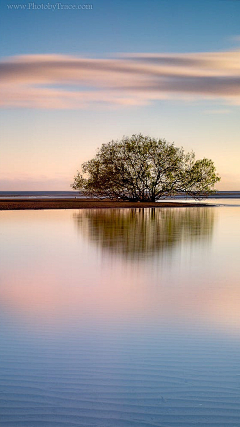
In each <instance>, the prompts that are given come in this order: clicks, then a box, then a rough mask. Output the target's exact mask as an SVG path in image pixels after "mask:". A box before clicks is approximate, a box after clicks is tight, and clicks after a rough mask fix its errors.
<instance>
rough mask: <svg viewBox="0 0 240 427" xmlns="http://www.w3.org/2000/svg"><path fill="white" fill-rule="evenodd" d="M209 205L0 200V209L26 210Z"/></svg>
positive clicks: (65, 200) (107, 201)
mask: <svg viewBox="0 0 240 427" xmlns="http://www.w3.org/2000/svg"><path fill="white" fill-rule="evenodd" d="M199 206H209V205H208V204H206V203H196V202H193V203H191V202H188V203H187V202H176V201H173V202H169V201H167V202H161V203H153V202H115V201H112V200H93V199H49V198H48V199H37V198H36V199H34V200H29V199H21V200H12V199H11V200H10V199H2V200H0V210H26V209H113V208H137V209H138V208H160V207H164V208H172V207H177V208H179V207H199Z"/></svg>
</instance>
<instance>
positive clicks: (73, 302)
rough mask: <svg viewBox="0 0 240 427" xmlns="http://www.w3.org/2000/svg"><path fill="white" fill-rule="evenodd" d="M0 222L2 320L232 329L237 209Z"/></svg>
mask: <svg viewBox="0 0 240 427" xmlns="http://www.w3.org/2000/svg"><path fill="white" fill-rule="evenodd" d="M1 215H2V231H1V238H2V251H3V252H2V254H1V305H2V309H4V310H6V311H7V312H8V310H10V312H11V314H14V313H15V314H16V313H18V314H20V313H21V315H22V316H24V317H28V316H29V319H31V318H34V319H35V320H36V319H38V321H40V319H41V320H42V321H43V322H44V321H46V319H48V321H52V322H53V323H55V324H57V323H58V322H60V323H62V322H65V321H66V322H68V321H69V322H70V325H71V319H73V318H74V319H78V318H79V319H81V321H82V320H83V319H85V320H90V319H91V321H93V319H95V321H98V320H99V318H100V319H101V318H103V319H104V318H108V319H109V318H110V319H111V321H112V322H115V321H119V319H121V321H124V320H126V321H129V319H132V321H135V319H136V316H137V318H138V317H139V318H141V319H144V322H147V321H150V323H151V321H152V320H153V319H154V322H155V321H160V322H162V321H163V320H164V319H165V320H166V321H167V322H176V323H179V322H181V321H183V322H186V321H187V322H200V323H201V324H206V322H209V327H216V326H219V327H223V328H224V329H227V328H228V326H229V327H231V328H234V327H235V326H236V324H237V325H239V320H240V319H239V316H240V315H239V312H238V311H239V310H238V308H239V305H238V303H239V297H240V291H239V289H238V275H239V263H238V251H237V249H238V246H239V217H238V210H237V209H231V210H227V211H226V210H222V209H216V208H206V209H205V208H204V209H195V208H194V209H176V210H175V209H168V210H166V209H160V210H155V211H152V210H150V209H149V210H148V209H146V210H145V213H144V215H143V211H134V210H121V211H119V210H101V211H96V210H93V211H90V210H87V211H84V210H82V211H78V212H75V213H74V214H72V212H71V211H52V212H44V211H42V212H8V213H7V212H2V214H1ZM72 215H73V219H72ZM148 230H149V233H148ZM76 231H77V232H76ZM3 242H4V244H3Z"/></svg>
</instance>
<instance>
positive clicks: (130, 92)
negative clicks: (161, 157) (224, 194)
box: [0, 0, 240, 191]
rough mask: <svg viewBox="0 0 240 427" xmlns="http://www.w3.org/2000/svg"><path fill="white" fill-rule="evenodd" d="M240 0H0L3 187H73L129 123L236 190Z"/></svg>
mask: <svg viewBox="0 0 240 427" xmlns="http://www.w3.org/2000/svg"><path fill="white" fill-rule="evenodd" d="M239 17H240V0H201V1H199V0H138V1H136V0H131V1H129V0H120V1H119V0H93V1H91V0H89V1H81V0H63V1H62V2H58V1H54V0H51V1H46V0H45V1H35V2H27V1H26V0H25V2H24V1H23V0H21V1H20V2H19V3H18V0H13V1H12V0H0V28H1V30H0V33H1V37H0V40H1V42H0V49H1V53H0V55H1V56H0V91H1V98H0V108H1V135H0V137H1V142H0V144H1V150H0V190H2V191H4V190H6V191H7V190H70V184H71V183H72V182H73V176H74V174H75V173H76V171H77V169H80V166H81V164H82V162H84V161H86V160H88V159H90V158H91V157H93V156H94V154H95V152H96V149H97V148H98V147H100V146H101V144H102V143H105V142H108V141H110V140H112V139H121V138H122V136H123V135H127V136H130V135H132V134H136V133H142V134H144V135H149V136H153V137H156V138H165V139H166V140H167V141H169V142H175V144H176V145H177V146H183V147H184V149H185V150H186V151H190V150H193V151H195V153H196V156H197V158H203V157H208V158H211V159H212V160H213V161H214V163H215V165H216V168H217V171H218V172H219V174H220V175H221V177H222V180H221V182H220V183H219V184H218V185H217V188H218V189H219V190H240V169H239V159H240V143H239V136H240V132H239V131H240V120H239V115H240V25H239Z"/></svg>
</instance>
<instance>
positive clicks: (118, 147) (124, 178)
mask: <svg viewBox="0 0 240 427" xmlns="http://www.w3.org/2000/svg"><path fill="white" fill-rule="evenodd" d="M85 176H86V177H85ZM219 180H220V177H219V176H218V175H217V173H216V169H215V166H214V164H213V162H212V160H209V159H205V158H204V159H202V160H195V154H194V153H193V152H191V153H186V154H185V153H184V150H183V149H182V148H177V147H175V145H174V144H173V143H168V142H166V141H165V140H164V139H155V138H150V137H148V136H143V135H141V134H139V135H132V136H131V138H128V137H123V139H122V140H121V141H111V142H109V143H107V144H103V145H102V146H101V148H100V149H98V152H97V154H96V156H95V157H94V158H93V159H92V160H89V161H88V162H85V163H83V164H82V174H81V173H79V172H78V173H77V175H76V176H75V177H74V183H73V184H72V188H73V189H74V190H78V191H82V192H83V193H84V194H86V195H87V196H94V197H98V198H109V199H117V200H130V201H152V202H155V201H156V200H159V199H161V198H165V197H171V196H174V195H176V194H179V193H184V194H186V195H190V196H192V197H194V198H195V199H198V198H203V197H207V196H208V195H210V194H211V193H212V192H214V190H213V187H214V184H215V183H216V182H218V181H219Z"/></svg>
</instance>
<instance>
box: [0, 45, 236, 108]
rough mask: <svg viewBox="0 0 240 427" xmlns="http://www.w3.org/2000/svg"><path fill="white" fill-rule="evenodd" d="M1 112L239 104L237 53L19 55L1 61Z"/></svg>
mask: <svg viewBox="0 0 240 427" xmlns="http://www.w3.org/2000/svg"><path fill="white" fill-rule="evenodd" d="M0 78H1V84H0V89H1V92H2V95H1V101H0V106H1V107H15V108H16V107H19V108H42V109H78V108H86V107H87V106H89V105H93V104H94V105H102V104H104V105H107V106H114V105H115V106H131V105H145V104H148V103H149V102H151V101H154V100H159V99H166V98H171V99H183V100H184V99H188V100H189V99H190V100H191V99H196V98H197V99H206V98H207V99H209V98H210V99H220V100H222V101H225V103H228V104H238V105H239V104H240V52H239V51H229V52H208V53H189V54H122V55H121V56H118V57H117V58H107V59H106V58H105V59H94V58H82V57H80V58H79V57H74V56H67V55H23V56H16V57H11V58H7V59H4V60H2V61H0Z"/></svg>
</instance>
